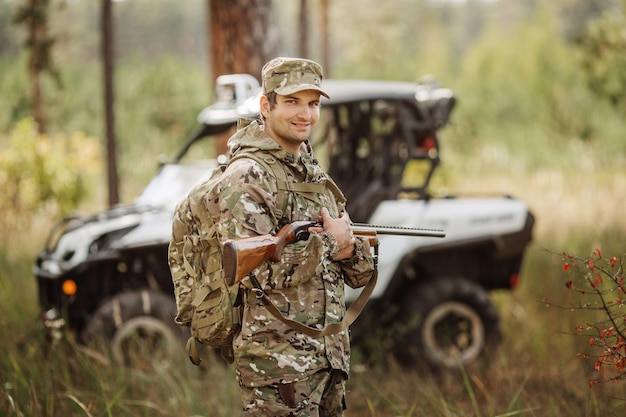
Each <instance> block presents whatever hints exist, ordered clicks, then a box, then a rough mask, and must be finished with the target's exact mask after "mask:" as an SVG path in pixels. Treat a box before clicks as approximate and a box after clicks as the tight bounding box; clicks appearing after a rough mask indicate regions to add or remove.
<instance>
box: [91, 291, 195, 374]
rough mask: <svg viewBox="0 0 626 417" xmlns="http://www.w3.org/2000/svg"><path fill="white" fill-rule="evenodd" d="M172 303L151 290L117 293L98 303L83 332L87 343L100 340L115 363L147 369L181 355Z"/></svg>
mask: <svg viewBox="0 0 626 417" xmlns="http://www.w3.org/2000/svg"><path fill="white" fill-rule="evenodd" d="M175 315H176V305H175V303H174V301H173V299H172V298H171V297H168V296H166V295H165V294H162V293H159V292H155V291H149V290H144V291H135V292H128V293H122V294H119V295H117V296H115V297H113V298H111V299H110V300H109V301H107V302H106V303H104V304H103V305H102V306H100V307H99V308H98V309H97V310H96V311H95V312H94V314H93V315H92V316H91V318H90V319H89V321H88V323H87V326H86V327H85V330H84V332H83V339H84V340H85V341H86V342H87V343H94V342H95V343H99V342H104V343H105V345H106V346H108V347H109V349H110V353H111V355H112V358H113V360H114V361H116V362H117V363H120V364H123V365H125V366H128V367H132V368H135V369H141V370H148V369H151V368H153V367H156V366H167V365H168V364H169V363H170V361H171V360H172V358H175V357H184V356H185V354H184V350H183V342H184V340H185V339H186V336H185V332H184V330H183V329H182V328H180V327H179V326H178V325H176V324H175V323H174V316H175Z"/></svg>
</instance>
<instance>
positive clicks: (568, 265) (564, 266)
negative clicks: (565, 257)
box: [562, 262, 570, 272]
mask: <svg viewBox="0 0 626 417" xmlns="http://www.w3.org/2000/svg"><path fill="white" fill-rule="evenodd" d="M569 267H570V264H569V262H565V263H564V264H563V267H562V268H563V272H567V270H568V269H569Z"/></svg>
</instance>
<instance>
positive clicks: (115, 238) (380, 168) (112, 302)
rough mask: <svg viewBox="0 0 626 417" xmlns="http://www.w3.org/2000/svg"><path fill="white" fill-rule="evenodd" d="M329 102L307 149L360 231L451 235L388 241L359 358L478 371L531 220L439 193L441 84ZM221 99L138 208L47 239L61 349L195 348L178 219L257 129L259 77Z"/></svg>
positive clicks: (513, 210)
mask: <svg viewBox="0 0 626 417" xmlns="http://www.w3.org/2000/svg"><path fill="white" fill-rule="evenodd" d="M324 89H325V90H326V91H327V92H328V93H329V94H330V96H331V99H330V100H326V99H323V101H322V116H321V118H320V123H319V125H318V127H317V129H316V131H315V133H314V135H313V137H312V138H311V144H312V146H313V148H314V151H315V153H316V156H317V157H318V158H319V159H320V163H321V164H322V165H323V166H324V167H325V168H326V170H327V171H328V172H329V173H330V175H331V176H332V177H333V178H334V179H335V181H336V182H337V183H338V184H339V186H340V188H341V189H342V190H343V191H344V193H345V194H346V197H347V198H348V211H349V212H350V216H351V218H352V220H353V221H355V222H365V223H371V224H377V225H388V226H404V227H418V228H426V229H443V230H445V232H446V237H445V238H443V239H439V238H431V237H406V236H380V239H379V242H380V246H379V257H378V266H379V278H378V279H379V282H378V284H377V286H376V288H375V291H374V293H373V295H372V298H371V299H370V302H369V303H368V305H367V306H366V308H365V311H364V312H363V314H362V316H361V317H360V318H359V319H358V320H357V322H356V323H355V324H354V325H353V328H352V332H353V341H354V343H353V344H354V345H355V348H357V349H358V348H359V347H362V351H363V352H364V353H366V354H373V353H375V348H376V346H379V345H380V344H381V343H382V342H381V341H382V340H384V343H382V346H383V347H384V349H385V352H393V354H394V356H395V357H396V358H397V359H398V360H400V361H402V362H403V363H406V364H415V363H427V364H430V365H432V366H434V367H453V366H457V364H458V363H459V361H461V362H463V363H469V362H472V361H474V360H475V359H476V358H478V357H479V356H480V355H481V353H483V352H484V351H485V349H486V348H487V347H489V346H491V345H495V344H497V341H498V340H499V339H500V324H499V315H498V311H497V310H496V308H495V307H494V305H493V303H492V301H491V299H490V293H489V292H490V291H491V290H494V289H512V288H514V287H515V286H516V285H517V284H518V280H519V276H520V269H521V266H522V261H523V258H524V252H525V249H526V248H527V246H528V244H529V243H530V241H531V235H532V229H533V224H534V218H533V215H532V214H531V213H530V211H529V209H528V207H527V206H526V204H524V203H523V202H521V201H519V200H516V199H514V198H512V197H510V196H502V197H493V196H491V197H475V196H474V197H471V198H469V197H452V196H445V197H441V198H439V197H436V196H434V195H431V193H429V184H430V182H431V178H432V176H433V174H434V172H435V170H436V168H437V166H438V165H439V163H440V157H439V156H440V153H439V138H438V132H439V130H440V129H441V128H442V127H444V126H445V125H446V124H447V123H448V121H449V118H450V114H451V112H452V110H453V108H454V105H455V96H454V95H453V93H452V91H451V90H449V89H446V88H442V87H441V86H439V85H438V84H437V83H436V82H434V81H432V80H430V81H426V82H423V83H417V84H415V83H405V82H388V81H362V80H326V81H324ZM216 91H217V101H216V103H215V104H213V105H212V106H210V107H208V108H206V109H205V110H204V111H203V112H202V113H201V114H200V115H199V122H200V128H199V130H198V131H197V132H195V133H194V134H193V135H192V137H191V138H190V139H189V140H188V141H187V142H186V143H185V145H184V146H183V148H182V150H181V151H180V153H179V154H178V155H176V156H175V157H174V158H173V160H172V162H171V163H168V164H164V165H163V166H161V167H160V169H159V170H158V173H157V175H156V176H155V177H154V179H153V180H152V181H151V182H150V183H149V184H148V186H147V187H146V188H145V190H144V192H143V193H142V194H141V195H140V196H139V197H138V198H137V199H136V201H135V203H134V204H132V205H128V206H120V207H115V208H113V209H110V210H107V211H104V212H102V213H98V214H95V215H93V216H89V217H74V218H69V219H65V220H63V221H62V222H60V223H59V224H58V225H56V226H55V227H54V228H53V229H52V231H51V232H50V235H49V237H48V240H47V242H46V244H45V247H44V249H43V251H42V252H41V253H40V254H39V255H38V257H37V260H36V263H35V266H34V271H35V275H36V278H37V282H38V287H39V300H40V304H41V308H42V311H43V313H44V314H43V317H44V321H45V325H46V329H48V334H49V335H50V336H51V337H52V338H55V337H58V336H60V335H62V334H64V330H65V329H69V330H71V331H72V332H73V333H75V334H76V335H78V337H79V338H80V340H83V341H88V340H91V339H93V338H98V337H102V338H104V339H105V340H106V341H107V342H108V343H109V344H110V347H111V351H112V352H113V354H114V355H115V357H116V358H118V359H120V360H121V359H124V358H127V357H128V354H129V351H130V349H129V347H130V344H131V342H132V343H135V342H137V341H138V340H139V341H140V342H141V343H140V344H141V347H142V348H143V349H149V350H152V352H151V353H150V355H148V356H150V357H154V355H155V351H157V350H158V351H159V352H161V351H163V350H162V348H165V349H164V351H165V352H167V351H168V349H170V348H172V349H179V347H180V345H181V340H183V339H185V338H186V335H185V334H183V333H184V332H183V330H182V329H181V328H179V327H178V326H176V325H175V324H174V322H173V317H174V315H175V304H174V299H173V287H172V280H171V277H170V272H169V269H168V265H167V246H168V243H169V239H170V233H171V221H172V213H173V209H174V206H175V205H176V203H177V202H178V201H179V200H180V199H181V198H183V197H184V196H185V195H186V193H187V192H188V190H190V189H191V187H192V186H193V185H195V184H196V183H197V182H199V181H201V180H203V179H204V178H207V177H208V176H209V174H210V173H211V171H212V168H213V167H215V166H216V164H217V163H218V162H217V161H218V160H219V159H220V158H223V156H220V153H221V152H223V151H224V146H225V141H226V138H228V136H229V135H230V134H232V133H233V132H234V129H235V126H236V121H237V119H238V118H239V117H256V116H258V94H259V85H258V82H257V81H256V79H255V78H254V77H252V76H249V75H241V74H235V75H229V76H222V77H220V78H218V82H217V85H216ZM207 138H212V139H213V142H212V143H211V142H210V139H209V140H207ZM198 158H200V160H195V159H198ZM192 159H194V161H193V162H192V161H191V160H192ZM349 296H350V297H353V296H354V292H349ZM348 301H350V300H348ZM135 336H138V337H135ZM178 354H180V351H179V352H178Z"/></svg>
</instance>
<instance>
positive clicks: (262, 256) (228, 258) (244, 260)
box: [222, 221, 446, 285]
mask: <svg viewBox="0 0 626 417" xmlns="http://www.w3.org/2000/svg"><path fill="white" fill-rule="evenodd" d="M314 226H321V224H320V223H319V222H312V221H297V222H293V223H291V224H288V225H285V226H283V228H282V229H280V230H279V231H278V233H276V234H275V235H271V234H267V235H260V236H253V237H244V238H239V239H229V240H227V241H226V242H225V243H224V248H223V253H222V256H223V258H222V266H223V268H224V278H225V279H226V283H227V284H228V285H233V284H235V283H237V282H239V281H241V280H242V279H243V278H244V277H246V276H247V275H248V274H249V273H250V272H252V271H253V270H254V269H255V268H256V267H257V266H259V265H260V264H261V263H263V262H264V261H266V260H271V261H274V262H278V261H280V256H281V253H282V251H283V248H284V247H285V245H287V244H289V243H293V242H295V241H297V240H304V239H306V238H308V235H309V232H308V229H309V227H314ZM350 229H352V232H353V233H354V235H355V236H356V237H360V238H363V239H367V240H368V241H369V243H370V246H374V245H376V244H377V242H378V236H377V235H378V234H382V235H402V236H427V237H445V236H446V234H445V232H444V231H442V230H432V229H415V228H410V227H393V226H374V225H369V224H352V225H351V226H350Z"/></svg>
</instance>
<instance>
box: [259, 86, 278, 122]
mask: <svg viewBox="0 0 626 417" xmlns="http://www.w3.org/2000/svg"><path fill="white" fill-rule="evenodd" d="M265 97H267V101H268V102H269V103H270V110H273V109H274V107H276V92H275V91H270V92H269V93H267V94H265ZM261 120H263V121H265V116H263V113H261Z"/></svg>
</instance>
